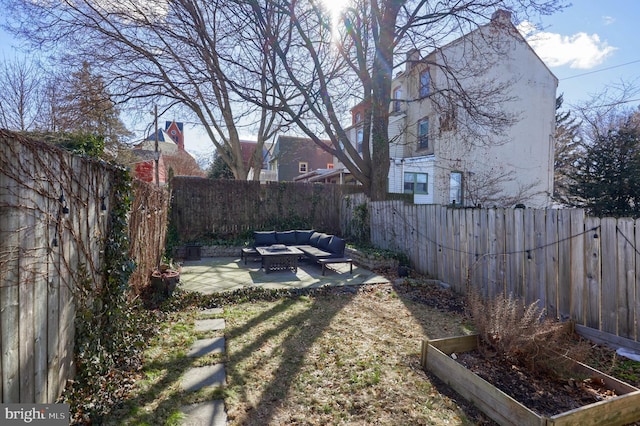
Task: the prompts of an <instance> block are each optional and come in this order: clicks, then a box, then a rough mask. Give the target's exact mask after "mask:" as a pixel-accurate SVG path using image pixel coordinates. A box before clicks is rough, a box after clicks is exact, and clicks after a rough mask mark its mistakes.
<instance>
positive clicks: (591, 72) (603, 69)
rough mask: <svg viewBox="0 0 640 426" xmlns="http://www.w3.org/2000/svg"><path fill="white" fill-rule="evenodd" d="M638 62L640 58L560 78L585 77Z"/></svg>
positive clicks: (561, 79) (563, 79)
mask: <svg viewBox="0 0 640 426" xmlns="http://www.w3.org/2000/svg"><path fill="white" fill-rule="evenodd" d="M638 62H640V59H636V60H635V61H630V62H626V63H624V64H620V65H613V66H611V67H607V68H601V69H599V70H594V71H589V72H585V73H582V74H576V75H572V76H569V77H564V78H560V79H559V80H560V81H565V80H571V79H572V78H578V77H584V76H585V75H591V74H595V73H598V72H602V71H609V70H612V69H615V68H620V67H624V66H627V65H631V64H636V63H638Z"/></svg>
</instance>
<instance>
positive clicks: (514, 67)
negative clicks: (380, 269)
mask: <svg viewBox="0 0 640 426" xmlns="http://www.w3.org/2000/svg"><path fill="white" fill-rule="evenodd" d="M445 64H446V66H445ZM557 85H558V80H557V78H556V77H555V76H554V75H553V74H552V73H551V71H550V70H549V69H548V68H547V66H546V65H545V64H544V63H543V62H542V60H541V59H540V58H539V57H538V56H537V55H536V54H535V52H534V51H533V49H532V48H531V47H530V46H529V45H528V44H527V42H526V41H525V39H524V38H523V37H522V36H521V35H520V33H519V32H518V30H517V29H516V28H515V26H514V25H513V24H512V22H511V15H510V13H509V12H506V11H498V12H496V13H495V14H494V16H493V18H492V20H491V21H490V22H489V23H488V24H486V25H484V26H481V27H479V28H478V29H476V30H474V31H473V32H471V33H469V34H467V35H465V36H463V37H461V38H459V39H457V40H455V41H453V42H451V43H449V44H447V45H446V46H444V47H442V48H440V49H438V50H436V51H433V52H431V53H429V54H428V55H427V56H421V55H420V52H418V51H412V52H409V53H408V55H407V61H406V65H405V69H404V71H402V72H401V73H398V74H397V75H396V77H395V79H394V81H393V84H392V96H391V97H392V102H391V105H390V114H391V115H390V120H389V139H390V157H391V159H390V161H391V164H390V170H389V192H393V193H403V192H404V193H412V194H414V201H415V202H416V203H420V204H425V203H427V204H431V203H433V204H453V203H455V204H458V205H460V204H463V205H478V204H481V205H483V206H487V207H492V206H502V207H512V206H514V205H516V204H524V205H526V206H527V207H536V208H542V207H548V206H550V205H551V194H552V191H553V159H554V151H553V147H554V141H553V135H554V131H555V101H556V88H557ZM359 108H360V106H356V107H355V108H354V109H353V111H352V114H353V125H352V127H351V128H350V129H349V135H350V139H351V140H352V141H353V143H354V144H357V143H358V138H359V136H360V137H361V135H362V128H361V127H359V123H358V121H359V120H358V117H359V115H358V113H359Z"/></svg>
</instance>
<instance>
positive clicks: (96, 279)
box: [0, 130, 168, 403]
mask: <svg viewBox="0 0 640 426" xmlns="http://www.w3.org/2000/svg"><path fill="white" fill-rule="evenodd" d="M114 173H116V169H115V168H114V167H112V166H109V165H107V164H105V163H104V162H102V161H97V160H91V159H87V158H81V157H77V156H73V155H72V154H70V153H68V152H66V151H63V150H61V149H58V148H56V147H53V146H51V145H48V144H45V143H40V142H35V141H33V140H29V139H26V138H23V137H20V136H18V135H16V134H14V133H11V132H7V131H4V130H0V345H1V353H0V396H1V398H0V399H1V401H2V403H17V402H27V403H52V402H54V401H55V400H56V399H57V398H58V397H59V395H60V393H61V392H62V390H63V389H64V385H65V383H66V381H67V380H68V379H70V378H72V377H73V374H74V369H75V367H74V338H75V315H76V302H77V297H76V296H77V294H78V291H77V290H78V289H79V288H80V285H81V284H82V285H86V283H90V285H91V286H93V287H92V288H93V289H97V288H99V287H100V286H102V285H104V275H103V273H104V271H103V266H104V255H103V253H104V245H105V238H106V236H107V235H108V227H109V217H110V216H109V209H110V208H111V203H112V200H111V197H110V192H109V191H110V189H109V188H110V185H111V183H112V182H114ZM118 173H120V172H118ZM144 185H146V184H144ZM164 193H165V195H164V206H165V207H164V217H165V221H164V222H163V223H162V224H161V225H160V226H161V227H162V228H163V231H164V229H166V208H167V206H168V193H167V192H166V191H164ZM141 194H142V192H141V191H139V190H138V191H136V194H134V199H136V198H137V199H138V201H139V202H143V201H144V197H142V196H141ZM155 204H158V203H155ZM160 207H162V204H160ZM146 216H147V214H146V213H145V217H146ZM160 216H162V215H161V214H160ZM140 223H141V224H142V225H144V220H143V221H141V222H140ZM141 227H142V228H145V226H141ZM130 238H131V240H132V241H136V240H137V239H138V237H137V234H135V233H131V235H130ZM160 239H162V240H163V239H164V234H162V235H161V238H153V239H150V240H149V241H144V242H143V244H144V246H145V247H146V249H147V250H149V251H150V252H152V253H153V255H152V257H153V259H154V261H155V259H156V258H157V253H158V250H159V248H158V247H156V246H155V245H154V241H156V240H160ZM158 242H159V244H160V246H159V247H163V245H164V241H158Z"/></svg>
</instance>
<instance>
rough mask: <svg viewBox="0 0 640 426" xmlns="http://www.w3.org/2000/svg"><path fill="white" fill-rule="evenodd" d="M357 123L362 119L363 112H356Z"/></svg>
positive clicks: (355, 119)
mask: <svg viewBox="0 0 640 426" xmlns="http://www.w3.org/2000/svg"><path fill="white" fill-rule="evenodd" d="M354 121H355V124H358V123H360V122H361V121H362V113H361V112H356V116H355V117H354Z"/></svg>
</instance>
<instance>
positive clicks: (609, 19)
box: [602, 16, 616, 25]
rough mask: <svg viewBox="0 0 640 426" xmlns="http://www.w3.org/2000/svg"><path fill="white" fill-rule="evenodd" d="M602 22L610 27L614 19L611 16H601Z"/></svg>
mask: <svg viewBox="0 0 640 426" xmlns="http://www.w3.org/2000/svg"><path fill="white" fill-rule="evenodd" d="M602 22H603V23H604V24H605V25H611V24H613V23H615V22H616V18H614V17H613V16H603V17H602Z"/></svg>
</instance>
